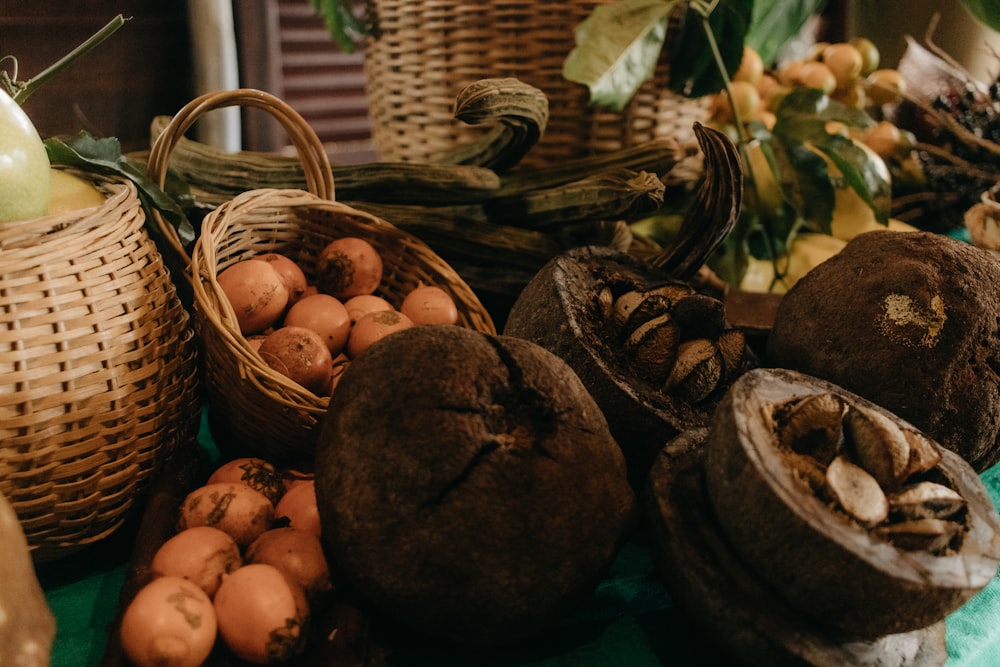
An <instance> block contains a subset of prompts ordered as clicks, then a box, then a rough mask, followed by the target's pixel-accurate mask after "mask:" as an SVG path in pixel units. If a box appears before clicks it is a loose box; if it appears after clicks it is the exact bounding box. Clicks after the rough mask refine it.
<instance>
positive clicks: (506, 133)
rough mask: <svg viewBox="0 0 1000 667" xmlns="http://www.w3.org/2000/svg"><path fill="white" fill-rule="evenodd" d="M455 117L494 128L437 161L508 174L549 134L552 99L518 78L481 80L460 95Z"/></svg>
mask: <svg viewBox="0 0 1000 667" xmlns="http://www.w3.org/2000/svg"><path fill="white" fill-rule="evenodd" d="M454 115H455V119H456V120H460V121H462V122H464V123H468V124H470V125H482V124H485V123H488V122H492V123H493V125H492V126H491V127H490V129H489V131H488V132H486V133H485V134H483V135H482V136H480V137H479V138H477V139H476V140H474V141H472V142H470V143H469V144H468V145H465V146H460V147H457V148H454V149H452V151H451V152H450V153H447V154H444V155H440V156H438V158H437V161H438V162H444V163H449V164H472V165H478V166H481V167H488V168H490V169H492V170H494V171H496V172H504V171H507V170H508V169H510V168H511V167H513V166H515V165H517V164H518V163H519V162H520V161H521V159H522V158H524V156H525V155H526V154H527V153H528V151H530V150H531V149H532V147H534V145H535V144H537V143H538V140H539V139H540V138H541V136H542V134H543V133H544V132H545V126H546V125H548V122H549V100H548V98H547V97H546V96H545V93H544V92H543V91H542V90H540V89H538V88H536V87H534V86H532V85H530V84H527V83H525V82H523V81H520V80H518V79H515V78H509V77H507V78H492V79H480V80H479V81H475V82H473V83H471V84H469V85H468V86H466V87H465V88H463V89H462V90H460V91H459V92H458V95H457V96H456V98H455V114H454Z"/></svg>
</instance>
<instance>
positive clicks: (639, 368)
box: [625, 314, 681, 384]
mask: <svg viewBox="0 0 1000 667" xmlns="http://www.w3.org/2000/svg"><path fill="white" fill-rule="evenodd" d="M680 339H681V329H680V327H679V326H677V323H676V322H674V321H673V319H672V318H671V317H670V315H668V314H663V315H659V316H657V317H654V318H653V319H651V320H649V321H647V322H646V323H644V324H641V325H639V328H637V329H636V330H635V331H633V332H632V334H631V335H630V336H629V337H628V339H627V340H626V341H625V351H626V353H627V354H628V356H629V360H630V362H631V365H632V368H633V370H634V371H635V374H636V375H638V376H639V377H641V378H643V379H645V380H648V381H649V382H653V383H656V384H660V383H662V382H664V381H665V380H666V379H667V378H668V377H669V376H670V371H671V370H672V369H673V367H674V363H675V362H676V360H677V354H678V345H679V344H680Z"/></svg>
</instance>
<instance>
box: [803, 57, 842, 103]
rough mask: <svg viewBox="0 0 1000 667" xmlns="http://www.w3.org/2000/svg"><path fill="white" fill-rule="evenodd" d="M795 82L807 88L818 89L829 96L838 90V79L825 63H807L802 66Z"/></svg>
mask: <svg viewBox="0 0 1000 667" xmlns="http://www.w3.org/2000/svg"><path fill="white" fill-rule="evenodd" d="M795 82H796V83H797V84H798V85H800V86H805V87H806V88H818V89H819V90H822V91H823V92H824V93H826V94H827V95H829V94H830V93H832V92H833V91H834V90H836V88H837V77H836V76H834V74H833V71H832V70H831V69H830V68H829V67H827V66H826V65H825V64H823V63H819V62H807V63H805V64H803V65H802V68H801V69H800V70H799V72H798V76H797V77H796V79H795Z"/></svg>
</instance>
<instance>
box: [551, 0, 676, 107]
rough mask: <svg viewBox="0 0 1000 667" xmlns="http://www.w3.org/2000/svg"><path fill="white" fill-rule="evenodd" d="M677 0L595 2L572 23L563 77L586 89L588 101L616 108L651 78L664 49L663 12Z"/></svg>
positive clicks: (664, 21)
mask: <svg viewBox="0 0 1000 667" xmlns="http://www.w3.org/2000/svg"><path fill="white" fill-rule="evenodd" d="M678 1H679V0H620V1H619V2H612V3H609V4H605V5H598V6H597V7H595V8H594V10H593V11H592V12H591V14H590V16H588V17H587V18H586V19H584V20H583V21H582V22H581V23H580V24H579V25H578V26H577V28H576V31H575V38H576V46H575V47H574V48H573V49H572V50H571V51H570V53H569V55H568V56H567V57H566V60H565V61H564V62H563V77H565V78H566V79H567V80H568V81H573V82H576V83H580V84H583V85H585V86H587V87H588V88H590V102H591V104H593V105H596V106H603V107H608V108H611V109H614V110H618V111H620V110H621V109H623V108H625V105H626V104H628V102H629V100H631V99H632V96H633V95H635V92H636V91H637V90H638V89H639V86H641V85H642V83H643V82H644V81H646V80H647V79H649V78H650V76H652V74H653V70H654V68H655V67H656V62H657V60H658V59H659V57H660V52H661V51H662V50H663V44H664V39H665V38H666V33H667V17H668V15H669V14H670V12H671V11H672V10H673V9H674V6H675V5H677V3H678Z"/></svg>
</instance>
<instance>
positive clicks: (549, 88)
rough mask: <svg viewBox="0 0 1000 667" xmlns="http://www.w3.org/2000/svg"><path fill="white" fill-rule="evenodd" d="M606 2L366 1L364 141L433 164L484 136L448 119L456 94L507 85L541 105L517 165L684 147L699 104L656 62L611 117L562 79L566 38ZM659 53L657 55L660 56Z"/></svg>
mask: <svg viewBox="0 0 1000 667" xmlns="http://www.w3.org/2000/svg"><path fill="white" fill-rule="evenodd" d="M611 1H613V0H564V1H562V2H557V1H545V2H539V1H538V0H489V1H486V0H479V1H470V0H369V2H368V7H369V12H370V13H371V21H372V23H373V25H374V32H373V34H372V36H370V37H369V38H367V39H366V41H365V45H364V53H365V59H364V65H365V72H366V75H367V83H366V86H367V94H368V100H369V115H370V116H371V120H372V137H373V141H374V143H375V147H376V150H377V151H378V153H379V155H380V157H381V159H383V160H413V161H433V160H435V159H436V157H437V156H439V155H442V154H443V153H446V152H448V151H449V150H452V149H454V148H455V147H456V146H461V145H465V144H468V143H469V142H470V141H472V140H474V139H475V138H476V137H477V136H478V135H479V134H480V133H481V132H483V131H484V128H477V127H470V126H468V125H465V124H463V123H461V122H460V121H457V120H455V119H454V117H453V107H454V100H455V98H456V96H457V94H458V92H459V91H460V90H461V89H463V88H464V87H465V86H467V85H469V84H471V83H473V82H474V81H477V80H480V79H486V78H491V77H507V76H509V77H515V78H518V79H520V80H522V81H524V82H525V83H528V84H531V85H533V86H535V87H536V88H539V89H540V90H541V91H542V92H544V93H545V95H546V97H547V98H548V100H549V120H548V126H547V129H546V130H545V134H544V135H543V137H542V138H541V140H540V141H539V143H538V144H537V145H536V146H535V147H534V148H533V149H532V150H531V151H530V152H529V153H528V155H527V156H526V157H525V159H524V160H523V161H522V164H527V165H532V166H544V165H546V164H553V163H558V162H559V161H561V160H563V159H567V158H572V157H581V156H586V155H591V154H594V153H601V152H609V151H613V150H616V149H619V148H622V147H625V146H634V145H637V144H641V143H643V142H646V141H649V140H652V139H660V138H664V137H667V138H676V139H678V140H680V141H682V142H683V143H694V137H693V134H692V129H691V128H692V126H693V124H694V122H695V121H703V122H704V121H705V120H706V119H707V117H708V115H709V112H708V106H707V101H706V100H705V99H697V100H695V99H690V98H686V97H683V96H680V95H677V94H674V93H672V92H670V91H669V90H668V89H667V86H666V81H667V74H668V69H667V66H666V62H665V58H663V59H661V60H663V61H664V62H661V63H660V65H659V67H658V68H657V71H656V74H655V77H654V79H653V80H651V81H648V82H646V83H645V84H644V85H643V86H642V87H641V88H640V89H639V91H638V92H637V93H636V95H635V97H634V98H633V99H632V101H631V102H630V103H629V104H628V106H627V107H626V108H625V110H624V111H622V112H621V113H617V112H611V111H606V110H603V111H602V110H597V109H594V108H591V107H590V106H589V104H588V100H589V92H588V90H587V88H586V87H585V86H582V85H580V84H577V83H574V82H572V81H568V80H566V79H565V78H564V77H563V75H562V66H563V62H564V61H565V59H566V56H568V55H569V52H570V51H571V50H572V49H573V47H574V46H575V41H574V35H573V31H574V29H575V27H576V26H577V25H578V24H579V23H580V22H581V21H582V20H584V19H585V18H586V17H587V16H588V15H589V14H590V13H591V11H592V10H593V9H594V7H595V6H597V5H599V4H606V3H607V2H611ZM667 50H668V49H664V53H666V52H667Z"/></svg>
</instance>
